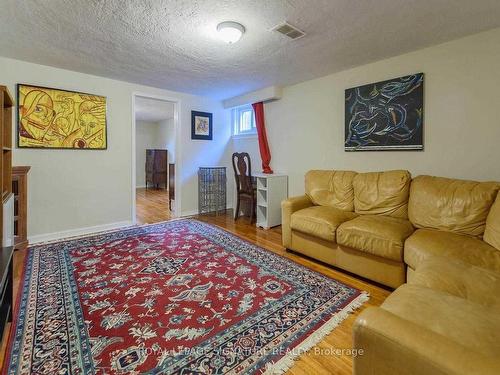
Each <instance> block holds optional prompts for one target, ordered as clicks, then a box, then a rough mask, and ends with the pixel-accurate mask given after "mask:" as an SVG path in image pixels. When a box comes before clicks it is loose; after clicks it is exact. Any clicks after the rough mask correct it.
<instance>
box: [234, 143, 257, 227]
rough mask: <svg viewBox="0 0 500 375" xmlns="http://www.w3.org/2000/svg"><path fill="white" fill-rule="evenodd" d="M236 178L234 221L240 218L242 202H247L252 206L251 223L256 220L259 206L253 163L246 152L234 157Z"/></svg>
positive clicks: (236, 153)
mask: <svg viewBox="0 0 500 375" xmlns="http://www.w3.org/2000/svg"><path fill="white" fill-rule="evenodd" d="M232 162H233V169H234V178H235V180H236V199H237V200H236V209H235V211H234V220H237V219H238V218H239V216H240V202H241V201H242V200H244V201H247V202H248V203H249V204H250V223H253V221H254V218H255V207H256V204H257V196H256V191H257V187H256V186H255V183H254V179H253V177H252V163H251V161H250V155H248V153H246V152H235V153H234V154H233V157H232Z"/></svg>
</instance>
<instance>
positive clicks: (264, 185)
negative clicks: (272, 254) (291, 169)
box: [254, 173, 288, 229]
mask: <svg viewBox="0 0 500 375" xmlns="http://www.w3.org/2000/svg"><path fill="white" fill-rule="evenodd" d="M254 176H255V178H256V179H257V226H258V227H261V228H264V229H269V228H271V227H275V226H277V225H281V202H282V201H283V200H285V199H287V198H288V176H286V175H283V174H276V173H273V174H264V173H258V174H255V175H254Z"/></svg>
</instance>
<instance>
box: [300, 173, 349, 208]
mask: <svg viewBox="0 0 500 375" xmlns="http://www.w3.org/2000/svg"><path fill="white" fill-rule="evenodd" d="M354 176H356V172H351V171H322V170H313V171H309V172H307V174H306V177H305V178H306V179H305V184H306V195H307V196H308V197H309V199H311V201H312V202H313V203H314V204H315V205H317V206H329V207H335V208H338V209H339V210H343V211H351V212H352V211H354V190H353V186H352V180H353V179H354Z"/></svg>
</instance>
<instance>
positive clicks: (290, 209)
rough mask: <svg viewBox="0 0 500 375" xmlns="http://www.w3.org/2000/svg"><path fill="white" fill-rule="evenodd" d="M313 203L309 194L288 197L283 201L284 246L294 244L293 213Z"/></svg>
mask: <svg viewBox="0 0 500 375" xmlns="http://www.w3.org/2000/svg"><path fill="white" fill-rule="evenodd" d="M312 205H313V203H312V202H311V200H310V199H309V197H308V196H307V195H301V196H299V197H292V198H288V199H287V200H284V201H283V202H281V232H282V242H283V246H284V247H286V248H290V246H292V228H290V219H291V216H292V214H293V213H294V212H296V211H299V210H302V209H304V208H307V207H311V206H312Z"/></svg>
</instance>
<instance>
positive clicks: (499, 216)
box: [484, 193, 500, 250]
mask: <svg viewBox="0 0 500 375" xmlns="http://www.w3.org/2000/svg"><path fill="white" fill-rule="evenodd" d="M484 240H485V241H486V242H487V243H489V244H490V245H491V246H493V247H494V248H496V249H497V250H500V193H498V194H497V199H496V200H495V203H493V206H491V209H490V213H489V214H488V218H487V219H486V229H485V231H484Z"/></svg>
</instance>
